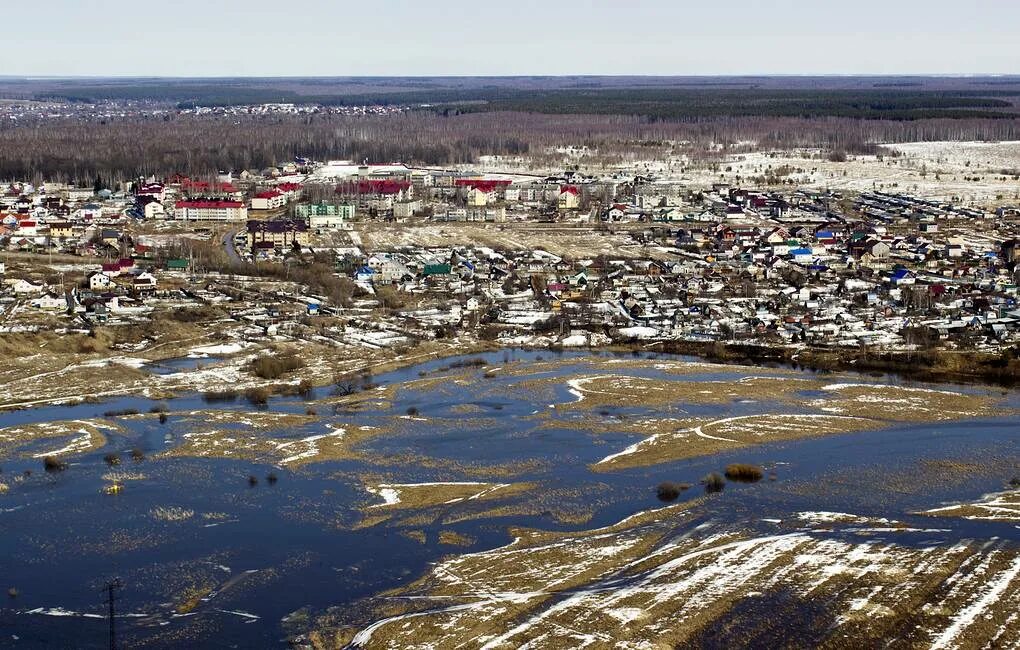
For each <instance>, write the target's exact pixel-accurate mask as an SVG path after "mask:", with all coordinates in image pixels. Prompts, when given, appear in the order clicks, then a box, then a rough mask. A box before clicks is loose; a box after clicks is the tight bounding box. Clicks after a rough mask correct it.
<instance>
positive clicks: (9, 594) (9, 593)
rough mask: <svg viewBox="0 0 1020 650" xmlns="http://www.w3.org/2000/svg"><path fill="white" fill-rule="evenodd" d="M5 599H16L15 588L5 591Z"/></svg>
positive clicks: (16, 592)
mask: <svg viewBox="0 0 1020 650" xmlns="http://www.w3.org/2000/svg"><path fill="white" fill-rule="evenodd" d="M7 597H8V598H17V597H18V588H17V587H11V588H10V589H8V590H7Z"/></svg>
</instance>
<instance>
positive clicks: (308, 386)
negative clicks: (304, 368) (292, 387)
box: [297, 379, 315, 397]
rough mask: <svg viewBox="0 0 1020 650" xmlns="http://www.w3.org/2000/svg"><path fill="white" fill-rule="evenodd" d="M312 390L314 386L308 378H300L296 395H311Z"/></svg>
mask: <svg viewBox="0 0 1020 650" xmlns="http://www.w3.org/2000/svg"><path fill="white" fill-rule="evenodd" d="M313 390H315V386H314V385H313V384H312V381H311V380H310V379H302V380H301V382H300V383H299V384H298V387H297V391H298V395H301V396H302V397H311V395H312V391H313Z"/></svg>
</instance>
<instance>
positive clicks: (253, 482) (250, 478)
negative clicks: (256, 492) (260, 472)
mask: <svg viewBox="0 0 1020 650" xmlns="http://www.w3.org/2000/svg"><path fill="white" fill-rule="evenodd" d="M258 484H259V478H258V477H257V476H255V475H254V474H251V475H249V476H248V485H250V486H251V487H255V486H256V485H258Z"/></svg>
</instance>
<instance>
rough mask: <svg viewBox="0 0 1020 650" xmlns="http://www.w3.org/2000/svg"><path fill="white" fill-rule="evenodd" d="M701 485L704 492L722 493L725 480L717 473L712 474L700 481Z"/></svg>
mask: <svg viewBox="0 0 1020 650" xmlns="http://www.w3.org/2000/svg"><path fill="white" fill-rule="evenodd" d="M701 484H702V485H704V486H705V492H709V493H711V492H722V489H723V488H724V487H726V480H725V479H724V478H723V477H722V476H720V475H719V474H718V473H717V472H712V473H711V474H709V475H708V476H706V477H705V478H703V479H701Z"/></svg>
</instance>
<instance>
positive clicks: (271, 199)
mask: <svg viewBox="0 0 1020 650" xmlns="http://www.w3.org/2000/svg"><path fill="white" fill-rule="evenodd" d="M285 205H287V195H286V194H284V193H283V192H281V191H280V190H276V189H273V190H266V191H264V192H257V193H256V194H255V195H254V196H252V197H251V209H252V210H279V209H280V208H282V207H283V206H285Z"/></svg>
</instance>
